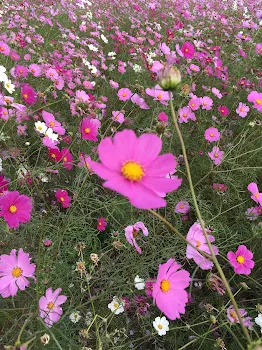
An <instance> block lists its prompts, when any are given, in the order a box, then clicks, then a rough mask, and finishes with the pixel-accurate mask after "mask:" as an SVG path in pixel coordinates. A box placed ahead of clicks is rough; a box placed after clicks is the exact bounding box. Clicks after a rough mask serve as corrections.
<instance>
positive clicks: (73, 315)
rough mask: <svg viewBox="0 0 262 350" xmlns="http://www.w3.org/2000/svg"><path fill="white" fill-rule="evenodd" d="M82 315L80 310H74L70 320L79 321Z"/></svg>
mask: <svg viewBox="0 0 262 350" xmlns="http://www.w3.org/2000/svg"><path fill="white" fill-rule="evenodd" d="M81 317H82V316H80V312H79V311H75V312H72V313H71V315H70V316H69V318H70V321H72V322H73V323H77V322H78V321H79V320H80V318H81Z"/></svg>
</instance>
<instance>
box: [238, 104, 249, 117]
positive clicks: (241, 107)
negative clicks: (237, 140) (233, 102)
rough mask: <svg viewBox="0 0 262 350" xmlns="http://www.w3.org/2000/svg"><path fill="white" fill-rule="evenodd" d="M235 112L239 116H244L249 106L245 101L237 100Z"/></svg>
mask: <svg viewBox="0 0 262 350" xmlns="http://www.w3.org/2000/svg"><path fill="white" fill-rule="evenodd" d="M236 112H237V114H238V115H239V116H240V117H241V118H245V117H246V116H247V113H248V112H249V107H248V106H247V105H246V104H245V103H243V102H239V105H238V107H237V109H236Z"/></svg>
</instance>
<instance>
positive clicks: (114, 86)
mask: <svg viewBox="0 0 262 350" xmlns="http://www.w3.org/2000/svg"><path fill="white" fill-rule="evenodd" d="M109 84H110V86H111V87H112V88H113V89H118V88H119V84H118V83H117V82H115V81H113V80H109Z"/></svg>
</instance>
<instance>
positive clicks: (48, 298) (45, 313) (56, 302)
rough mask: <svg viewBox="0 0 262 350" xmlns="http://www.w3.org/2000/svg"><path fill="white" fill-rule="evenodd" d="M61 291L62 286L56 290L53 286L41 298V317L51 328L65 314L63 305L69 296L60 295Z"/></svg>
mask: <svg viewBox="0 0 262 350" xmlns="http://www.w3.org/2000/svg"><path fill="white" fill-rule="evenodd" d="M61 291H62V289H61V288H57V289H56V290H55V291H54V292H53V291H52V288H48V289H47V290H46V294H45V296H42V297H41V298H40V299H39V308H40V317H41V318H43V319H44V321H45V324H46V325H47V327H49V328H50V327H52V326H53V324H54V323H56V322H58V321H59V320H60V318H61V315H62V314H63V309H62V307H61V305H62V304H64V303H65V302H66V299H67V297H66V296H65V295H59V294H60V293H61Z"/></svg>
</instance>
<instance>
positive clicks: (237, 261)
mask: <svg viewBox="0 0 262 350" xmlns="http://www.w3.org/2000/svg"><path fill="white" fill-rule="evenodd" d="M227 258H228V260H229V262H230V264H231V265H232V266H233V267H234V272H235V273H237V274H242V275H250V273H251V269H253V267H254V266H255V263H254V261H253V260H252V258H253V254H252V252H251V251H250V250H248V249H247V247H246V246H245V245H240V246H239V247H238V248H237V251H236V252H235V253H233V252H228V253H227Z"/></svg>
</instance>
